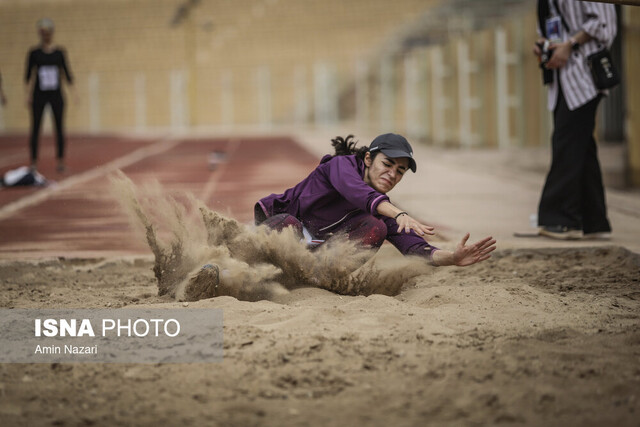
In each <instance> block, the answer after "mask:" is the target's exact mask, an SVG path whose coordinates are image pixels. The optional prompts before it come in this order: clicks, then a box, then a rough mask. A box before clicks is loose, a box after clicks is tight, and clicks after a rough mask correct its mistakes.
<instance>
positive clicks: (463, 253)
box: [453, 233, 496, 267]
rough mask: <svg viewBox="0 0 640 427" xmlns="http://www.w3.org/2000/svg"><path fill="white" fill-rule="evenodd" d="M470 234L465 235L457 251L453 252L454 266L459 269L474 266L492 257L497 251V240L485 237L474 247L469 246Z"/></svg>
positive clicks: (473, 245)
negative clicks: (492, 253)
mask: <svg viewBox="0 0 640 427" xmlns="http://www.w3.org/2000/svg"><path fill="white" fill-rule="evenodd" d="M467 240H469V233H467V234H465V236H464V237H463V238H462V240H461V241H460V243H458V246H456V250H455V251H454V252H453V264H454V265H457V266H459V267H465V266H467V265H472V264H475V263H477V262H480V261H484V260H486V259H488V258H490V257H491V255H490V254H491V252H493V251H494V250H495V249H496V240H495V239H494V238H493V237H485V238H484V239H482V240H479V241H477V242H476V243H474V244H472V245H468V246H467Z"/></svg>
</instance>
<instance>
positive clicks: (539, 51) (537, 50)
mask: <svg viewBox="0 0 640 427" xmlns="http://www.w3.org/2000/svg"><path fill="white" fill-rule="evenodd" d="M544 41H545V39H543V38H540V39H538V40H536V42H535V43H534V44H533V54H534V55H535V56H537V57H540V55H542V49H540V46H538V45H539V44H543V43H544Z"/></svg>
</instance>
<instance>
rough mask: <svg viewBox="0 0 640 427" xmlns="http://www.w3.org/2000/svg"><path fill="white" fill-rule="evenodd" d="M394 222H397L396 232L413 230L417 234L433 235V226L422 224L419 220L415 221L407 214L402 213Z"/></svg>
mask: <svg viewBox="0 0 640 427" xmlns="http://www.w3.org/2000/svg"><path fill="white" fill-rule="evenodd" d="M396 222H397V223H398V233H402V232H403V231H404V232H405V233H409V232H410V231H411V230H413V231H415V232H416V233H417V234H418V235H419V236H424V235H426V234H428V235H430V236H433V235H434V234H436V233H435V231H433V227H431V226H430V225H426V224H422V223H421V222H420V221H417V220H415V219H413V218H411V217H410V216H409V215H408V214H402V215H400V216H399V217H398V218H396Z"/></svg>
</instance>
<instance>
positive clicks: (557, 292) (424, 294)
mask: <svg viewBox="0 0 640 427" xmlns="http://www.w3.org/2000/svg"><path fill="white" fill-rule="evenodd" d="M378 256H383V257H385V258H387V259H389V258H390V259H393V257H397V256H399V254H397V252H395V249H393V248H392V247H386V246H385V247H383V249H382V250H381V252H380V253H379V254H378ZM152 266H153V262H152V260H151V259H149V258H135V259H133V258H129V259H122V258H119V259H106V260H105V259H63V258H60V259H49V260H40V261H11V262H3V263H2V264H1V265H0V287H1V288H0V289H1V292H0V306H1V307H3V308H9V307H37V308H59V307H87V308H90V307H100V308H105V307H124V306H145V307H147V306H148V307H182V303H179V302H175V301H173V300H172V299H171V298H169V297H158V296H157V285H156V282H155V278H154V276H153V273H152V271H151V268H152ZM639 268H640V257H638V255H636V254H633V253H631V252H628V251H627V250H625V249H621V248H618V247H614V246H611V247H601V248H585V249H556V250H540V249H530V250H526V249H518V250H504V251H500V252H499V253H498V254H496V256H495V257H494V258H493V259H491V260H490V261H488V262H486V263H483V264H479V265H476V266H473V267H470V268H466V269H460V268H434V269H433V270H432V271H431V272H430V273H429V274H425V275H422V276H419V277H417V278H415V279H413V280H412V281H410V283H407V284H406V286H405V287H404V289H403V290H402V292H401V293H400V294H399V295H397V296H396V297H389V296H383V295H371V296H369V297H363V296H341V295H337V294H334V293H331V292H328V291H325V290H321V289H314V288H300V289H296V290H294V291H292V292H291V293H289V294H287V295H282V296H280V297H277V298H275V299H274V300H273V301H259V302H245V301H238V300H236V299H235V298H232V297H217V298H213V299H208V300H202V301H198V302H193V303H190V307H212V308H222V309H223V310H224V325H225V326H224V330H225V333H224V349H225V350H224V351H225V354H224V361H223V362H222V363H213V364H191V365H185V364H158V365H144V364H141V365H134V364H107V365H100V364H33V365H22V364H3V365H1V366H0V420H1V421H2V424H3V425H51V424H53V425H78V424H80V425H94V424H95V425H113V424H126V425H130V424H137V425H146V424H157V423H165V424H169V425H171V424H177V423H181V424H187V425H202V424H209V425H243V426H244V425H274V426H279V425H355V424H361V423H367V424H370V425H424V424H428V423H432V424H443V423H445V424H446V423H452V424H495V423H507V424H513V423H525V424H530V425H532V424H533V425H566V424H570V425H637V420H638V413H639V412H640V403H639V401H638V400H639V398H640V364H639V363H638V362H639V358H640V323H639V322H638V318H639V317H640V286H639V285H640V283H639V276H638V269H639ZM603 272H605V273H603Z"/></svg>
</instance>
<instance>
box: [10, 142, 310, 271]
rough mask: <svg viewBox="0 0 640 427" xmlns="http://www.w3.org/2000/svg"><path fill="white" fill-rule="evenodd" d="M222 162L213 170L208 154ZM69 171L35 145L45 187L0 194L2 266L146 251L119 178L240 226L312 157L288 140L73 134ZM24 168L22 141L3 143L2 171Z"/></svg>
mask: <svg viewBox="0 0 640 427" xmlns="http://www.w3.org/2000/svg"><path fill="white" fill-rule="evenodd" d="M216 152H218V153H224V154H223V157H224V161H223V162H221V163H219V164H218V165H217V167H215V168H214V169H211V168H210V165H209V159H210V156H211V155H212V154H211V153H216ZM67 153H68V154H67V169H68V170H67V172H65V173H63V174H59V173H57V172H56V171H55V161H54V142H53V139H52V138H51V137H44V138H42V140H41V147H40V159H41V160H40V163H39V172H40V173H42V174H43V175H44V176H45V177H46V178H48V179H50V180H53V181H55V183H54V184H52V185H50V186H48V187H40V188H37V187H9V188H2V189H1V190H0V258H5V259H6V258H11V259H15V258H36V257H43V256H106V255H127V254H147V253H150V251H149V249H148V247H147V246H146V244H145V242H144V241H142V239H140V237H139V236H138V234H137V233H132V227H131V224H130V223H129V219H128V217H127V215H126V214H125V212H124V211H123V209H122V208H121V207H120V205H119V203H118V201H117V200H116V197H115V195H114V194H113V192H112V190H111V188H110V187H111V184H110V181H109V179H108V177H109V176H110V175H111V174H112V173H114V172H115V171H117V170H121V171H122V172H124V173H125V174H126V175H127V176H128V177H129V178H130V179H131V180H132V181H133V182H134V183H136V184H144V183H146V182H150V181H153V180H156V181H158V182H159V183H160V184H161V185H162V188H164V189H165V190H166V191H167V192H170V194H172V195H173V196H175V197H176V198H178V199H179V198H180V197H181V195H186V194H187V192H190V193H191V194H193V195H194V196H195V197H196V198H198V199H199V200H201V201H203V202H204V203H205V204H206V205H207V206H208V207H209V208H211V209H212V210H216V211H218V212H221V213H223V214H226V215H229V216H231V217H233V218H236V219H237V220H239V221H241V222H250V221H251V220H252V218H253V205H254V204H255V202H256V201H257V200H258V199H259V198H261V197H264V196H266V195H268V194H271V193H273V192H281V191H284V190H285V189H286V188H288V187H290V186H292V185H294V184H295V183H297V182H298V181H299V180H301V179H302V178H304V177H305V176H306V175H307V174H308V173H309V172H310V171H311V170H312V169H313V168H314V167H315V166H316V164H317V161H318V160H317V158H316V157H315V156H313V155H312V154H311V153H309V152H308V151H306V150H305V149H304V148H303V147H302V146H301V145H300V144H298V143H297V142H296V141H295V140H293V139H292V138H290V137H286V136H283V137H277V136H269V137H246V138H245V137H233V138H217V139H216V138H185V139H180V138H169V137H167V138H125V137H117V136H113V137H109V136H83V135H77V136H71V137H69V138H68V142H67ZM27 164H28V153H27V138H26V137H25V136H19V135H16V136H2V137H0V173H2V174H4V173H5V172H6V171H7V170H10V169H15V168H17V167H20V166H24V165H27Z"/></svg>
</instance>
